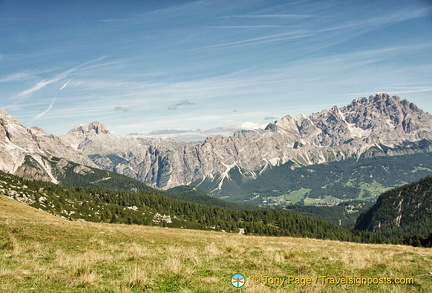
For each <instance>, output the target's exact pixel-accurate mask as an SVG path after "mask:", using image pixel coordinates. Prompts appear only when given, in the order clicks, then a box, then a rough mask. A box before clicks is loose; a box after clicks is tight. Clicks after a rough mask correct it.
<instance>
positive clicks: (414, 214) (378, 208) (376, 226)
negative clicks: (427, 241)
mask: <svg viewBox="0 0 432 293" xmlns="http://www.w3.org/2000/svg"><path fill="white" fill-rule="evenodd" d="M355 229H357V230H367V231H374V232H377V233H380V234H382V235H385V236H392V237H398V236H399V237H401V236H413V235H417V234H418V235H422V236H428V235H429V234H430V233H432V176H429V177H426V178H424V179H422V180H419V181H417V182H415V183H411V184H407V185H404V186H402V187H399V188H396V189H392V190H389V191H387V192H385V193H383V194H382V195H380V197H379V198H378V200H377V202H376V204H375V205H373V206H372V207H371V208H370V209H369V210H367V211H366V212H364V213H363V214H361V215H360V216H359V218H358V219H357V222H356V225H355Z"/></svg>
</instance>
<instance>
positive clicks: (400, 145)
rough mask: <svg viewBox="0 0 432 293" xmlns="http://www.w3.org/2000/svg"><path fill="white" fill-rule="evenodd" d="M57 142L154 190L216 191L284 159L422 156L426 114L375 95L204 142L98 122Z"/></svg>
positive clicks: (429, 133)
mask: <svg viewBox="0 0 432 293" xmlns="http://www.w3.org/2000/svg"><path fill="white" fill-rule="evenodd" d="M86 127H87V128H86ZM83 129H85V130H84V131H83ZM61 139H62V141H63V142H64V143H66V144H68V145H70V146H72V147H74V148H76V149H77V150H79V151H81V152H83V153H84V154H86V155H88V156H89V157H90V158H91V159H92V160H93V162H94V163H95V164H96V165H98V166H99V167H101V168H103V169H106V170H112V171H115V172H118V173H121V174H125V175H127V176H130V177H132V178H136V179H139V180H141V181H143V182H146V183H149V184H151V185H153V186H156V187H159V188H170V187H173V186H178V185H183V184H191V183H194V184H196V185H198V186H199V185H200V182H204V181H211V182H213V184H212V188H211V190H210V189H208V190H209V191H212V192H218V191H220V190H221V189H223V186H224V185H225V184H226V183H227V182H228V181H229V180H231V179H232V178H230V175H229V174H230V171H233V170H240V174H241V176H242V177H243V179H247V180H254V179H256V178H257V177H259V176H260V175H261V174H263V173H264V172H266V170H267V169H269V168H275V167H276V168H277V167H278V166H281V165H283V164H286V163H287V162H291V163H292V164H293V167H299V166H307V165H313V164H319V163H327V162H333V161H342V160H345V159H356V160H357V159H360V158H364V157H375V156H393V155H404V154H413V153H418V152H429V151H431V149H432V147H431V144H430V141H431V140H432V115H430V114H429V113H425V112H424V111H422V110H421V109H419V108H418V107H417V106H416V105H414V104H413V103H410V102H409V101H407V100H401V99H400V98H399V97H390V96H388V95H387V94H384V93H380V94H376V95H373V96H370V97H369V98H358V99H356V100H354V101H353V102H352V103H351V104H349V105H347V106H345V107H342V108H338V107H336V106H335V107H333V108H331V109H328V110H324V111H321V112H319V113H314V114H312V115H310V116H309V117H306V116H304V115H300V116H296V117H291V116H289V115H287V116H285V117H283V118H281V119H280V120H277V121H275V122H274V123H271V124H269V125H268V126H267V127H266V129H265V130H261V131H254V132H239V133H237V134H236V135H233V136H230V137H223V136H216V137H211V138H207V139H206V140H205V141H204V142H203V143H195V144H194V143H188V144H186V143H182V142H178V141H176V140H174V139H143V138H118V137H115V136H112V135H111V134H109V132H108V131H106V130H105V129H104V127H103V125H101V124H100V123H92V124H90V125H89V126H80V127H79V128H75V129H73V130H71V131H70V132H69V133H67V134H66V135H64V136H63V137H62V138H61Z"/></svg>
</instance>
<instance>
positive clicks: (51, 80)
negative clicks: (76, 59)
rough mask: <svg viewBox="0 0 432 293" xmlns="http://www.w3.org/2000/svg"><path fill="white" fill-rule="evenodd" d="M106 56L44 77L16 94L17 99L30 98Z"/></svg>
mask: <svg viewBox="0 0 432 293" xmlns="http://www.w3.org/2000/svg"><path fill="white" fill-rule="evenodd" d="M106 58H107V56H102V57H99V58H96V59H94V60H90V61H87V62H84V63H81V64H79V65H77V66H74V67H72V68H70V69H68V70H65V71H63V72H61V73H59V74H56V75H55V76H53V77H52V78H47V79H43V80H41V81H39V82H37V83H36V84H34V85H33V86H32V87H31V88H29V89H27V90H24V91H21V92H19V93H18V94H16V95H15V98H16V99H25V98H28V97H30V96H31V95H32V94H33V93H35V92H37V91H39V90H41V89H43V88H44V87H46V86H47V85H50V84H52V83H55V82H57V81H60V80H62V79H65V78H66V77H67V76H68V75H69V74H71V73H73V72H75V71H77V70H78V69H80V68H83V67H84V66H86V65H89V64H92V63H95V62H98V61H101V60H104V59H106ZM69 82H70V80H69V81H68V82H66V83H65V84H63V86H62V87H61V88H60V90H62V89H64V88H65V87H66V86H67V85H68V84H69Z"/></svg>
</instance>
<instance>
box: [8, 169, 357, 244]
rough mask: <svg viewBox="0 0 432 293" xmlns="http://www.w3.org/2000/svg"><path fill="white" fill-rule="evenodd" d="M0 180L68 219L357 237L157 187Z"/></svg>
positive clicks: (15, 194)
mask: <svg viewBox="0 0 432 293" xmlns="http://www.w3.org/2000/svg"><path fill="white" fill-rule="evenodd" d="M0 184H1V187H0V192H1V193H3V194H4V195H6V196H8V197H10V198H13V199H16V200H18V201H21V202H25V203H27V204H29V205H31V206H33V207H36V208H40V209H42V210H46V211H48V212H50V213H52V214H54V215H57V216H59V217H62V218H66V219H69V220H78V221H94V222H111V223H127V224H140V225H156V226H165V227H179V228H194V229H211V230H223V231H226V232H234V233H238V232H239V231H242V232H244V233H245V234H258V235H271V236H282V235H284V236H295V237H309V238H323V239H335V240H344V241H360V239H359V237H357V236H354V235H353V234H352V233H351V232H350V231H349V230H347V229H344V228H342V227H337V226H335V225H332V224H329V223H326V222H324V221H320V220H317V219H314V218H310V217H303V216H299V215H295V214H292V213H289V212H284V211H278V210H267V209H256V210H231V209H226V208H221V207H214V206H206V205H203V204H196V203H191V202H187V201H183V200H179V199H173V198H169V197H167V196H165V195H162V194H159V193H156V192H125V191H110V190H104V189H94V188H93V189H90V188H81V187H65V186H59V185H54V184H50V183H41V182H37V181H27V180H23V179H21V178H19V177H16V176H13V175H10V174H6V173H2V172H1V173H0Z"/></svg>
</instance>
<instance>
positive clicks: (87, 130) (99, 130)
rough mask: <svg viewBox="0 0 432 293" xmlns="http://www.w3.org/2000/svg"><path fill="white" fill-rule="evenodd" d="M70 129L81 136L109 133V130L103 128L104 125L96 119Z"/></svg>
mask: <svg viewBox="0 0 432 293" xmlns="http://www.w3.org/2000/svg"><path fill="white" fill-rule="evenodd" d="M71 131H72V132H74V133H76V134H80V135H82V136H91V135H99V134H110V132H109V131H108V130H107V129H106V128H105V126H104V125H103V124H102V123H100V122H98V121H94V122H91V123H89V124H84V125H79V126H77V127H75V128H74V129H72V130H71Z"/></svg>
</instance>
